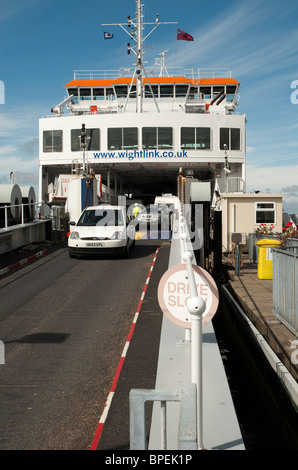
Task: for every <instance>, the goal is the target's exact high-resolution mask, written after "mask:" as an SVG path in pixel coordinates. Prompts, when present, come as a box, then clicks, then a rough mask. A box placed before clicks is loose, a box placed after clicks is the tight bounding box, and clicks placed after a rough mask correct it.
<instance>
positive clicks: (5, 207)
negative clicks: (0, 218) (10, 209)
mask: <svg viewBox="0 0 298 470" xmlns="http://www.w3.org/2000/svg"><path fill="white" fill-rule="evenodd" d="M4 220H5V222H4V227H5V228H7V227H8V223H7V206H4Z"/></svg>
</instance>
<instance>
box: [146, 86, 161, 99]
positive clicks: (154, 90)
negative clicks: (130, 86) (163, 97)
mask: <svg viewBox="0 0 298 470" xmlns="http://www.w3.org/2000/svg"><path fill="white" fill-rule="evenodd" d="M151 89H152V92H153V95H154V96H155V98H158V85H151ZM145 97H146V98H151V97H152V93H151V90H150V87H149V85H145Z"/></svg>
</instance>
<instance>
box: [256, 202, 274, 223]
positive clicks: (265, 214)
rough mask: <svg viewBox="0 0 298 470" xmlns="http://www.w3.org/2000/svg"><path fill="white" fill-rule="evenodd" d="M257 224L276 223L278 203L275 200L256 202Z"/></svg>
mask: <svg viewBox="0 0 298 470" xmlns="http://www.w3.org/2000/svg"><path fill="white" fill-rule="evenodd" d="M255 214H256V224H275V223H276V205H275V202H256V203H255Z"/></svg>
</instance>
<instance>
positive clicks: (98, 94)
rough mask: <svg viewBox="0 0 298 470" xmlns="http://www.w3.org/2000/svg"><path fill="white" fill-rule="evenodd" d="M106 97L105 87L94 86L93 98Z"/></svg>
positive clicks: (102, 98)
mask: <svg viewBox="0 0 298 470" xmlns="http://www.w3.org/2000/svg"><path fill="white" fill-rule="evenodd" d="M104 98H105V89H104V88H93V99H94V100H104Z"/></svg>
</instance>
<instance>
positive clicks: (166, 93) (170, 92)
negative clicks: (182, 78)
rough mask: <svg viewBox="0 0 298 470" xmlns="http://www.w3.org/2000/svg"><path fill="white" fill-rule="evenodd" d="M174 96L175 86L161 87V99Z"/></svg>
mask: <svg viewBox="0 0 298 470" xmlns="http://www.w3.org/2000/svg"><path fill="white" fill-rule="evenodd" d="M173 96H174V85H160V97H161V98H173Z"/></svg>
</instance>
